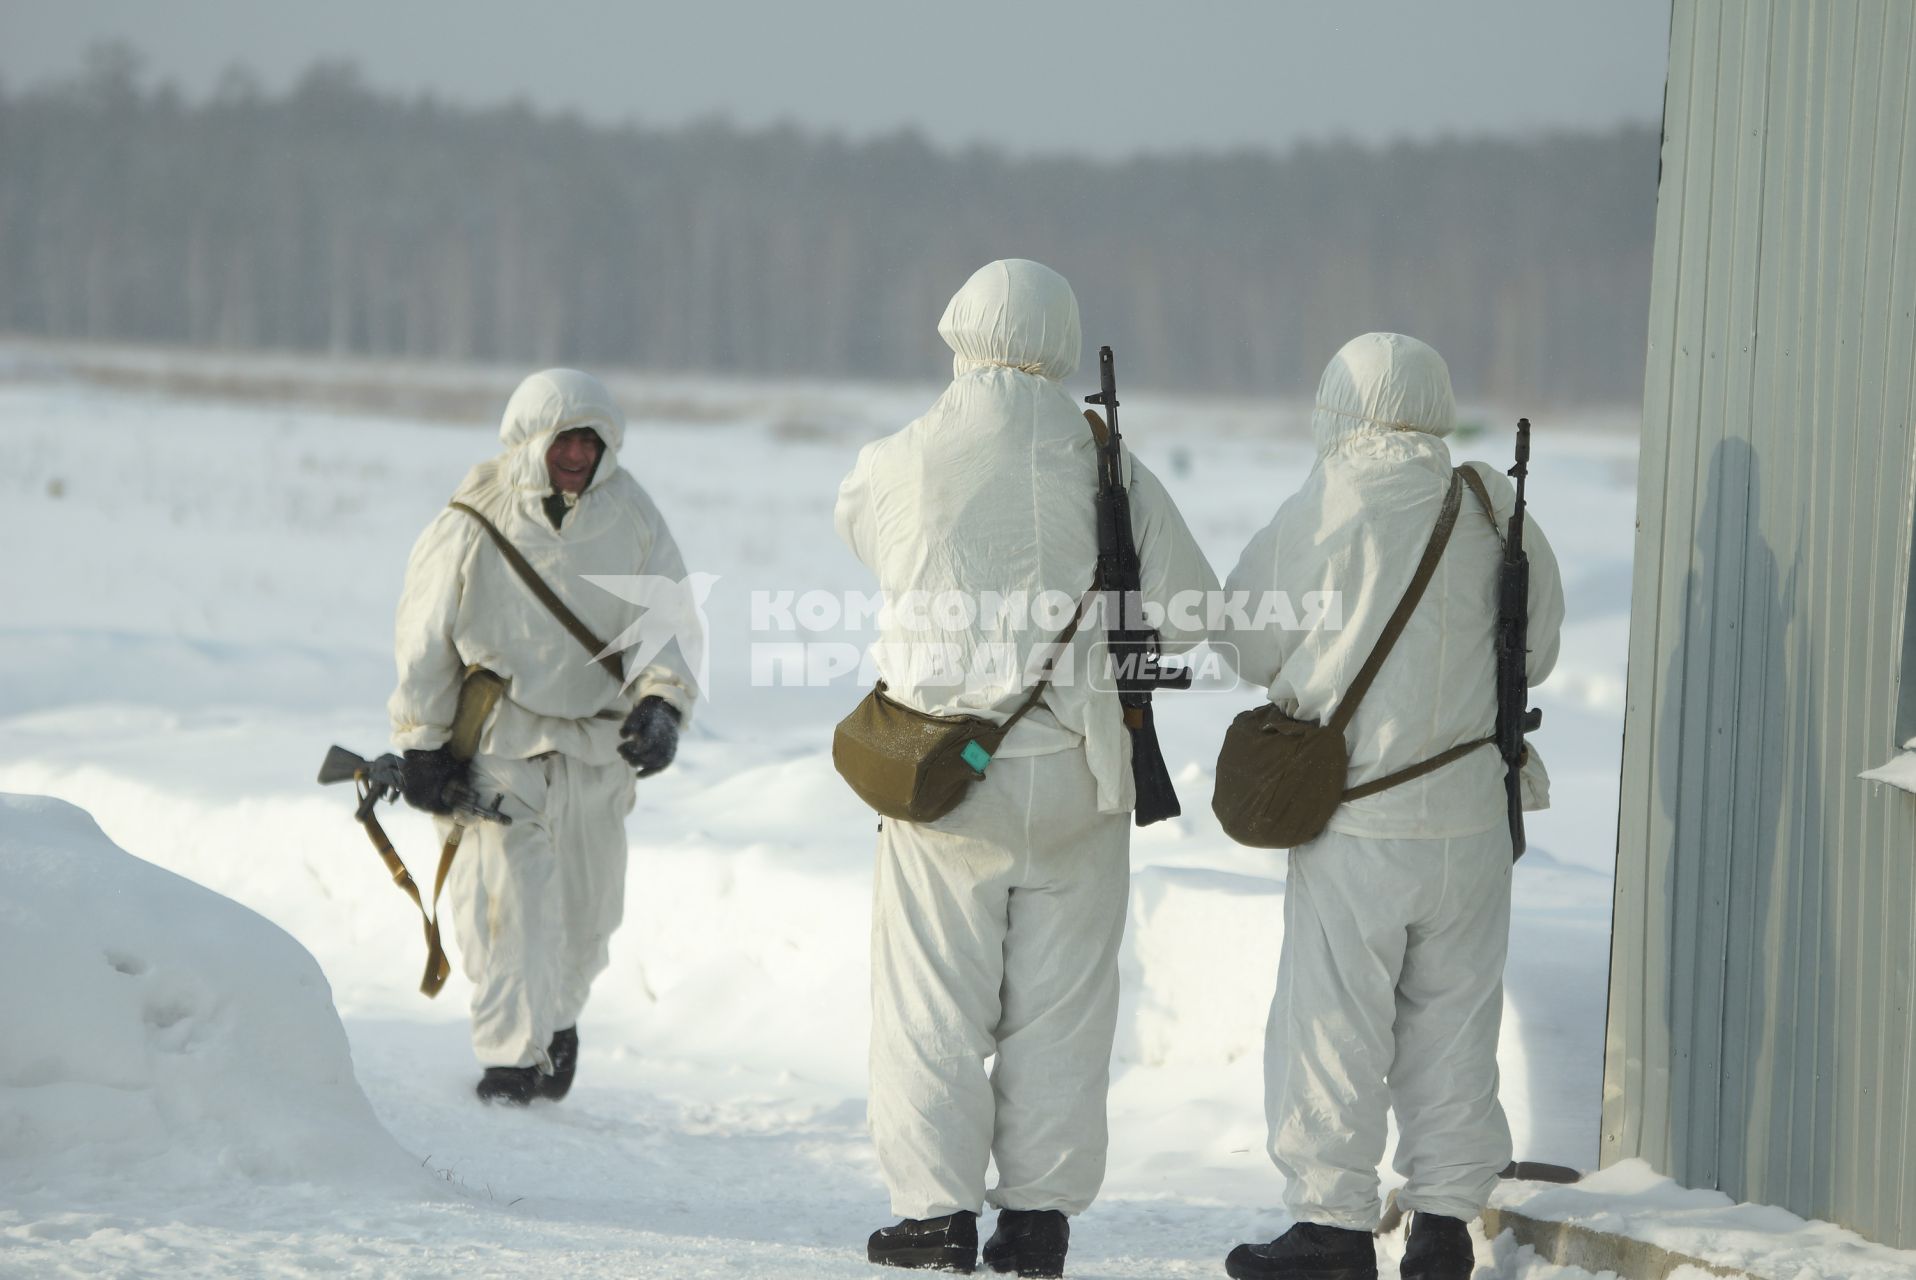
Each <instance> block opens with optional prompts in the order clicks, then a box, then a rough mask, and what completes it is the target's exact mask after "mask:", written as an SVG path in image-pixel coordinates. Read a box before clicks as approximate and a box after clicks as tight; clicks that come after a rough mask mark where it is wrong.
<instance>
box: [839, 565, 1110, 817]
mask: <svg viewBox="0 0 1916 1280" xmlns="http://www.w3.org/2000/svg"><path fill="white" fill-rule="evenodd" d="M1096 591H1097V584H1096V583H1095V582H1094V583H1093V584H1092V588H1091V591H1089V592H1087V593H1086V594H1085V596H1084V598H1083V599H1081V600H1079V601H1078V608H1077V612H1076V613H1074V614H1073V615H1072V617H1071V622H1070V625H1068V626H1066V627H1065V629H1064V630H1063V631H1062V632H1060V633H1059V635H1058V638H1057V639H1056V640H1055V641H1053V642H1052V652H1051V656H1050V657H1049V658H1048V659H1046V661H1045V664H1044V670H1043V673H1042V674H1041V675H1040V676H1039V677H1038V681H1037V683H1036V684H1034V685H1032V686H1031V692H1030V693H1029V694H1027V695H1026V697H1025V700H1024V701H1023V702H1022V703H1020V704H1019V705H1018V709H1017V710H1016V711H1014V712H1012V713H1011V716H1010V718H1009V719H1007V720H1006V721H1005V722H1004V723H1003V724H996V723H994V722H992V721H991V720H988V719H986V718H985V717H983V716H935V715H932V714H931V713H930V712H928V711H920V710H918V709H917V708H916V707H908V706H906V705H905V704H904V703H902V702H900V701H898V700H897V699H896V698H892V697H888V696H886V693H885V682H884V681H883V680H880V681H879V682H878V683H877V685H876V686H875V687H874V688H873V689H872V691H871V692H870V693H868V694H866V695H865V696H864V698H863V699H862V700H861V701H860V702H859V704H858V705H857V706H856V707H854V708H853V709H852V713H851V714H850V715H848V716H846V717H845V718H844V719H843V720H841V721H839V722H838V729H837V730H836V731H835V732H834V733H833V734H832V767H833V768H835V769H837V770H838V774H839V776H840V777H842V778H843V779H845V781H846V782H847V783H848V784H850V786H851V789H852V790H853V791H856V792H857V793H858V798H859V799H861V800H863V801H864V802H865V803H866V804H868V805H870V806H871V807H872V808H873V809H876V810H877V811H878V812H879V813H880V814H881V815H883V816H884V817H887V818H896V819H898V820H899V821H901V822H936V821H937V820H938V819H940V818H942V817H944V816H945V815H946V814H948V813H950V812H951V811H952V810H953V809H956V808H957V807H958V804H959V802H960V801H962V800H963V799H964V798H965V797H966V796H967V795H969V794H970V793H971V787H972V784H974V783H977V782H981V781H983V779H984V776H985V768H986V766H988V765H989V764H990V763H991V758H992V757H993V756H994V755H996V754H997V752H998V748H999V746H1000V745H1002V744H1003V742H1004V740H1005V735H1007V734H1009V733H1010V732H1011V730H1012V728H1013V726H1015V725H1016V724H1017V723H1018V722H1019V721H1020V720H1022V719H1024V718H1025V714H1026V713H1027V712H1029V711H1030V710H1031V709H1032V708H1033V707H1035V706H1037V705H1038V699H1039V698H1041V697H1043V696H1044V691H1045V689H1046V688H1047V687H1049V686H1050V684H1051V676H1052V672H1053V671H1055V670H1056V669H1057V664H1058V659H1059V658H1060V657H1061V656H1063V654H1064V651H1065V649H1066V647H1067V646H1069V645H1070V643H1071V637H1072V636H1074V635H1076V634H1077V632H1078V623H1079V622H1081V621H1082V620H1083V618H1084V610H1085V606H1086V604H1088V603H1089V602H1090V600H1091V598H1092V596H1093V595H1094V594H1095V593H1096Z"/></svg>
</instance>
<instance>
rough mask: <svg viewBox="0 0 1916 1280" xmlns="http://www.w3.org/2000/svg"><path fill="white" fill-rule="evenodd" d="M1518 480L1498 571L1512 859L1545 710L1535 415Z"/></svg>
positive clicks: (1521, 433) (1517, 853) (1501, 716)
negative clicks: (1531, 479) (1530, 755)
mask: <svg viewBox="0 0 1916 1280" xmlns="http://www.w3.org/2000/svg"><path fill="white" fill-rule="evenodd" d="M1505 474H1506V475H1508V476H1510V477H1511V478H1512V479H1513V480H1515V481H1516V482H1517V507H1516V510H1515V511H1513V512H1512V513H1511V516H1510V529H1509V532H1508V533H1506V534H1505V535H1504V560H1503V567H1502V569H1501V570H1500V572H1499V573H1498V575H1497V754H1498V755H1501V756H1502V757H1503V758H1504V803H1505V806H1506V808H1507V809H1508V810H1509V815H1510V849H1511V860H1512V861H1515V860H1516V859H1518V858H1521V857H1523V854H1524V832H1523V782H1522V775H1523V762H1524V756H1525V754H1526V751H1527V749H1526V748H1525V746H1524V742H1523V739H1524V735H1525V734H1526V733H1534V732H1536V731H1537V730H1538V729H1539V728H1541V727H1542V726H1543V712H1542V710H1541V709H1539V708H1537V707H1529V708H1528V709H1526V704H1527V703H1528V702H1529V701H1530V681H1529V673H1528V671H1527V670H1526V668H1527V666H1528V663H1527V662H1526V657H1527V655H1528V653H1529V646H1528V645H1527V644H1526V643H1525V632H1526V630H1527V629H1528V627H1529V623H1530V557H1529V556H1527V555H1525V554H1524V549H1523V509H1524V495H1523V487H1524V478H1525V477H1526V476H1528V475H1529V474H1530V419H1528V418H1519V419H1517V465H1516V466H1514V467H1512V468H1510V470H1509V471H1507V472H1506V473H1505Z"/></svg>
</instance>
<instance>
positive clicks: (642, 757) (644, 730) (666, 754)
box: [619, 694, 679, 778]
mask: <svg viewBox="0 0 1916 1280" xmlns="http://www.w3.org/2000/svg"><path fill="white" fill-rule="evenodd" d="M619 733H620V735H621V736H622V737H623V738H624V741H623V742H621V743H619V754H620V755H621V756H624V757H625V762H626V763H627V764H629V765H631V766H632V767H633V768H634V769H637V770H638V771H639V776H640V777H641V778H645V777H649V776H651V775H652V774H655V773H657V772H658V771H659V770H661V769H663V768H665V766H666V765H668V764H671V763H672V757H673V756H675V755H677V754H678V751H679V709H678V708H677V707H675V706H673V705H672V704H671V703H669V702H667V701H666V700H665V699H664V698H661V697H659V696H658V695H657V694H653V695H652V696H650V697H645V698H640V699H639V705H638V706H636V707H634V708H632V714H631V715H629V716H627V717H626V718H625V723H624V724H623V725H621V726H620V727H619Z"/></svg>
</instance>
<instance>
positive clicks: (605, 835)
mask: <svg viewBox="0 0 1916 1280" xmlns="http://www.w3.org/2000/svg"><path fill="white" fill-rule="evenodd" d="M576 427H589V428H591V429H592V430H593V431H595V432H597V433H598V436H599V439H600V440H601V441H602V442H603V444H604V452H603V453H602V455H601V456H600V458H599V464H598V467H597V469H596V470H595V471H594V472H593V474H592V478H591V480H590V482H589V483H588V484H587V486H586V488H585V490H584V491H583V492H582V493H580V494H579V495H577V497H576V499H573V500H571V501H570V503H569V506H570V510H569V511H568V512H567V514H566V515H565V517H564V519H563V521H562V523H561V524H560V526H559V527H558V528H556V529H555V528H554V527H553V525H552V521H551V519H550V517H548V515H547V514H546V512H545V510H544V502H545V499H546V498H547V497H548V496H549V495H550V494H551V493H552V492H553V489H552V484H551V481H550V479H549V477H548V474H547V471H546V462H545V457H546V450H547V449H548V448H549V447H550V446H551V444H552V441H553V439H554V438H555V437H556V436H557V435H558V434H559V433H560V432H561V431H567V430H571V429H573V428H576ZM499 438H500V440H501V442H502V443H503V444H504V445H505V451H504V452H503V453H501V454H499V455H498V456H497V457H495V458H493V459H491V460H490V461H487V462H482V463H480V464H479V465H478V466H476V467H474V468H473V469H472V471H471V473H470V474H468V475H467V476H466V479H465V482H464V483H463V484H461V485H460V486H459V490H458V492H457V494H456V495H455V497H456V499H457V500H458V501H460V502H464V503H466V504H468V505H470V506H471V507H473V508H474V509H476V510H478V511H480V512H482V513H484V514H485V516H486V517H487V518H488V519H489V520H491V521H492V522H493V524H495V525H496V526H497V527H498V528H499V530H500V532H502V533H503V534H505V536H506V537H507V538H508V539H509V540H511V542H512V543H513V544H514V545H515V546H516V547H517V548H518V549H519V551H520V552H521V554H523V555H524V556H525V557H526V559H527V560H529V561H530V562H531V563H532V565H533V567H534V568H535V569H537V570H538V572H539V575H540V577H542V578H543V579H544V580H545V582H546V584H547V585H548V586H550V587H551V588H552V589H553V590H554V591H555V592H556V593H558V595H559V596H560V598H561V599H563V600H564V601H565V602H566V604H567V605H568V606H569V607H570V608H571V609H572V610H573V612H574V613H576V614H577V615H578V616H579V617H580V619H582V620H583V621H584V622H585V623H586V625H587V626H588V627H589V628H590V629H591V630H592V631H593V632H594V634H596V635H598V636H599V637H601V638H602V639H604V640H606V641H608V642H616V641H617V639H618V638H621V637H626V636H627V633H628V630H629V629H633V628H635V627H636V626H637V625H638V623H639V621H640V617H641V615H642V610H641V608H640V607H639V606H638V605H636V604H634V603H632V602H631V601H630V600H628V599H625V598H624V597H622V596H621V595H619V594H615V593H614V592H612V591H609V590H606V589H604V588H603V587H600V586H598V585H594V584H592V583H589V582H587V581H585V578H586V576H587V575H607V576H611V577H627V578H629V577H633V576H638V575H645V576H649V577H655V578H659V579H664V580H668V581H670V582H672V583H679V582H682V581H683V580H684V578H685V566H684V564H683V562H682V561H681V559H680V557H679V549H678V547H677V545H676V544H675V543H674V542H673V540H672V535H671V533H670V531H668V530H667V528H666V526H665V520H664V518H663V517H662V516H661V515H660V514H659V510H658V508H657V507H656V506H654V505H653V503H652V499H651V498H650V497H649V496H647V494H646V492H645V490H644V489H642V488H640V487H639V483H638V481H636V480H634V479H633V478H632V475H631V474H630V473H629V472H627V471H626V470H625V469H624V468H622V467H621V466H620V465H619V449H620V446H621V445H622V444H623V443H624V438H625V418H624V415H623V414H621V413H620V411H619V409H618V406H617V405H616V404H615V403H614V402H613V400H612V397H611V395H610V393H608V392H607V391H606V389H605V387H604V386H602V385H601V384H600V383H599V382H598V380H597V379H595V378H592V377H590V376H589V375H587V374H583V373H580V372H578V371H576V370H572V369H548V370H546V371H544V372H542V373H535V374H533V375H532V376H531V377H529V378H527V379H526V380H525V381H524V382H523V383H521V384H520V386H519V389H518V390H517V391H515V392H514V393H513V395H512V398H511V400H510V401H509V402H508V404H507V406H506V413H505V419H504V421H503V423H502V424H501V425H500V428H499ZM632 635H633V636H637V637H638V638H639V640H640V641H641V642H642V641H643V640H645V639H646V638H647V637H646V636H645V635H643V634H642V633H640V632H638V631H636V630H634V631H632ZM395 641H396V643H395V649H396V652H397V658H398V666H399V686H398V688H397V689H396V690H394V692H393V695H392V699H391V701H390V703H389V704H388V710H389V711H390V713H391V716H392V727H393V741H394V742H395V743H396V744H397V745H398V746H399V747H400V748H401V749H412V748H420V749H428V748H433V747H438V746H441V745H443V744H444V743H445V741H446V738H447V735H448V733H449V731H450V726H451V722H452V717H453V710H454V708H455V706H456V705H457V702H458V695H459V685H460V681H461V678H462V677H463V675H464V673H465V671H466V669H467V667H468V666H481V667H485V668H487V669H489V670H491V671H494V672H496V673H498V674H499V675H501V676H504V677H505V678H506V681H507V684H506V690H505V695H504V697H503V698H502V699H501V700H500V703H499V707H498V710H497V711H496V712H494V714H493V716H492V718H491V720H490V721H489V722H488V723H487V726H486V729H485V733H484V735H483V737H482V739H481V742H480V749H479V755H478V757H477V758H476V759H475V760H474V762H473V781H474V784H475V786H476V787H477V788H478V790H479V791H480V792H481V795H482V798H484V799H487V800H489V799H490V798H491V797H492V796H493V795H494V794H503V795H504V797H505V804H504V811H505V812H506V813H507V814H508V815H509V816H510V817H511V818H512V819H513V822H512V825H511V826H509V827H502V826H500V825H498V824H495V823H479V824H477V825H475V826H473V827H471V828H470V829H468V831H467V832H466V835H465V838H464V842H463V843H462V845H461V847H460V851H459V855H458V859H457V861H456V862H454V864H453V871H452V876H451V879H450V880H449V882H448V885H447V890H448V895H449V901H448V907H449V909H450V911H451V913H452V920H453V928H454V934H455V936H456V938H457V941H458V948H459V956H460V962H461V966H462V968H463V969H464V971H465V974H466V976H467V978H469V979H470V980H471V982H472V984H473V995H472V1042H473V1050H474V1052H475V1053H476V1054H477V1056H478V1058H479V1061H480V1062H481V1063H482V1064H484V1065H486V1066H489V1067H492V1066H505V1067H524V1066H532V1065H535V1064H537V1065H540V1066H549V1065H550V1064H549V1063H548V1062H547V1060H546V1048H547V1045H548V1044H549V1042H550V1040H551V1038H552V1033H553V1032H554V1031H557V1030H560V1029H563V1028H565V1027H569V1026H572V1025H574V1024H575V1023H576V1022H577V1021H578V1017H579V1011H580V1010H581V1009H582V1008H583V1007H584V1005H585V1001H586V996H587V993H588V992H589V991H590V989H591V985H592V980H593V979H594V978H595V977H597V976H598V974H599V973H600V972H602V971H603V970H604V968H605V965H606V961H607V947H608V944H609V943H610V940H611V937H612V932H613V930H614V929H616V928H617V927H618V924H619V919H620V915H621V912H622V910H623V906H624V899H625V863H626V841H625V815H626V814H627V813H628V812H629V811H630V810H631V808H632V803H633V797H634V778H633V772H632V769H631V767H630V766H628V765H627V764H626V763H625V762H624V761H623V760H622V759H620V757H619V755H618V744H619V727H620V724H621V722H622V721H623V720H624V719H625V716H626V714H627V712H628V711H629V710H630V708H631V707H632V706H634V705H636V703H637V702H638V701H639V700H640V699H641V698H644V697H647V696H651V695H656V696H658V697H661V698H663V699H665V700H666V701H667V702H669V703H671V704H672V705H673V706H674V707H677V708H678V709H679V711H680V713H681V715H684V714H687V713H689V711H690V709H691V704H692V698H693V682H692V679H691V676H690V674H689V672H688V671H687V668H686V665H685V659H684V656H683V655H682V653H681V651H680V649H679V647H678V645H676V644H668V645H667V646H666V647H665V648H664V650H663V652H662V653H661V654H660V656H659V657H657V658H656V659H654V660H653V661H652V662H651V663H650V664H649V665H647V666H646V667H645V668H644V669H642V670H640V671H638V672H636V673H633V672H630V671H628V677H627V681H626V685H625V687H621V686H620V684H619V682H618V681H617V680H615V679H614V678H613V677H612V675H611V674H610V673H608V672H607V671H606V670H605V669H604V667H602V666H601V665H600V664H599V663H597V662H594V661H593V660H592V657H591V655H590V654H588V653H587V652H586V650H585V648H584V646H582V645H581V644H580V643H579V642H578V641H577V640H575V639H574V638H573V637H572V635H571V634H570V633H568V632H567V631H566V630H565V629H564V627H563V626H562V625H561V624H560V623H559V621H558V620H557V619H556V618H554V617H553V615H552V614H551V613H550V612H549V611H548V610H547V609H546V608H545V606H544V605H542V604H541V603H540V602H539V601H538V599H537V598H536V597H534V596H533V594H532V592H531V591H530V590H528V588H527V586H526V584H525V583H524V582H523V581H522V580H520V578H519V577H518V576H517V575H516V574H515V573H514V572H513V571H512V568H511V567H510V565H508V564H507V562H506V560H505V558H504V557H503V556H502V555H501V554H500V552H499V549H498V547H496V546H495V545H494V544H493V543H492V541H491V540H490V539H489V538H488V537H487V536H486V534H485V532H484V530H483V529H482V528H481V527H480V525H479V523H478V521H476V520H474V519H473V518H472V517H471V516H469V515H467V514H465V513H464V512H460V511H456V510H453V509H451V508H448V509H447V510H446V511H444V512H441V513H440V515H439V516H438V518H437V519H435V520H434V521H433V522H432V524H431V525H429V526H428V527H427V528H426V531H425V533H423V534H422V535H421V536H420V538H419V541H418V543H417V544H416V545H415V546H414V547H413V551H412V558H411V560H410V562H409V563H408V564H407V567H406V585H405V590H404V593H403V594H402V595H401V597H400V601H399V614H398V621H397V624H396V628H395ZM646 647H647V648H648V649H650V648H651V647H653V646H650V645H648V646H646ZM440 827H441V832H442V835H443V834H444V832H445V831H446V830H448V829H449V827H448V824H447V823H446V822H445V821H444V820H441V823H440Z"/></svg>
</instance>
